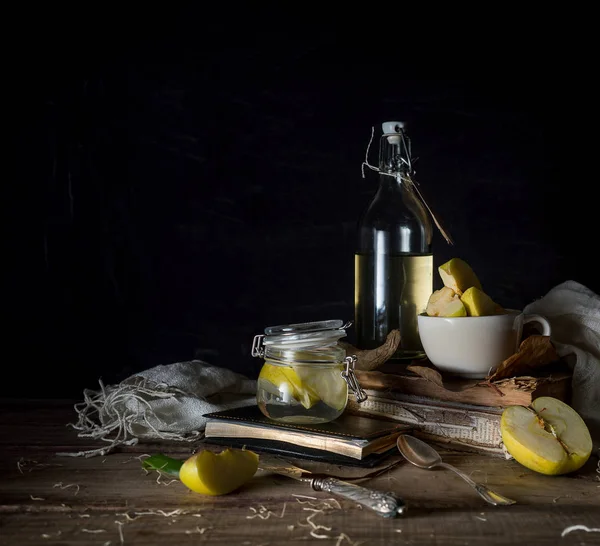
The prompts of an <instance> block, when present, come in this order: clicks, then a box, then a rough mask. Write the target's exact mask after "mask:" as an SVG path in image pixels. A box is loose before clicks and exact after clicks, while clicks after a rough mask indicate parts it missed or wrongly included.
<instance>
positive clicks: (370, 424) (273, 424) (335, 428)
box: [205, 405, 411, 460]
mask: <svg viewBox="0 0 600 546" xmlns="http://www.w3.org/2000/svg"><path fill="white" fill-rule="evenodd" d="M206 417H207V418H208V421H207V423H206V429H205V438H206V441H208V442H211V441H216V442H217V443H221V444H222V443H226V442H224V440H225V439H234V440H236V442H235V443H236V444H240V443H241V444H244V445H248V446H250V445H255V446H259V447H260V446H262V447H266V448H269V446H270V447H271V448H272V449H273V450H282V451H285V450H286V449H288V450H295V451H298V447H300V448H307V449H310V450H314V451H319V452H328V453H332V454H337V455H341V456H343V457H347V458H351V459H358V460H360V459H364V458H366V457H368V456H369V455H372V454H383V453H386V452H388V451H389V450H390V449H391V448H393V447H394V446H395V443H396V438H397V437H398V435H400V434H401V433H402V432H407V431H409V430H411V427H410V426H408V425H404V424H402V423H397V422H389V421H388V422H386V421H382V420H381V419H373V418H370V417H367V416H355V415H350V414H343V415H341V416H340V417H339V418H338V419H336V420H335V421H332V422H330V423H323V424H316V425H312V424H304V425H297V424H291V423H280V422H278V421H273V420H271V419H268V418H267V417H265V416H264V415H263V414H262V413H261V411H260V410H259V408H258V406H256V405H253V406H246V407H242V408H236V409H232V410H225V411H220V412H214V413H209V414H207V415H206Z"/></svg>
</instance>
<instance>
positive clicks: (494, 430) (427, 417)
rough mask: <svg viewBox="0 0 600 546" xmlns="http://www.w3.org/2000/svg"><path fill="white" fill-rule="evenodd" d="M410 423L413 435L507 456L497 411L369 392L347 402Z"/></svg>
mask: <svg viewBox="0 0 600 546" xmlns="http://www.w3.org/2000/svg"><path fill="white" fill-rule="evenodd" d="M346 411H348V412H349V413H353V414H355V415H366V416H370V417H380V418H385V419H390V420H394V421H399V422H401V423H405V424H408V425H411V426H412V427H413V429H414V431H415V436H417V435H419V436H421V437H423V439H428V440H431V441H435V442H436V443H441V444H444V445H447V446H448V447H450V446H452V447H456V448H458V449H464V450H467V451H478V452H485V453H490V454H495V455H499V456H503V457H505V458H510V456H509V455H508V453H507V452H506V449H505V448H504V444H503V442H502V435H501V433H500V414H498V413H486V412H483V411H476V412H474V411H469V410H462V409H458V408H454V407H444V406H441V405H429V404H415V403H408V402H403V401H399V400H389V399H385V398H378V397H375V396H372V395H369V398H368V399H367V400H366V401H365V402H362V403H361V404H358V403H357V402H355V401H354V400H350V401H349V402H348V407H347V410H346Z"/></svg>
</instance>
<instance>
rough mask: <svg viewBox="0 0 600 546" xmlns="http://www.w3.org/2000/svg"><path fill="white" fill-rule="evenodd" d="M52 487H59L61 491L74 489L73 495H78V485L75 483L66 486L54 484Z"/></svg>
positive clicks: (59, 483)
mask: <svg viewBox="0 0 600 546" xmlns="http://www.w3.org/2000/svg"><path fill="white" fill-rule="evenodd" d="M53 487H60V488H61V489H69V487H76V488H77V491H75V495H77V494H79V485H77V484H76V483H69V484H67V485H63V483H62V482H58V483H55V484H54V485H53Z"/></svg>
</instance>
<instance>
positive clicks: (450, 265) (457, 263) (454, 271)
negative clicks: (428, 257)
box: [438, 258, 482, 296]
mask: <svg viewBox="0 0 600 546" xmlns="http://www.w3.org/2000/svg"><path fill="white" fill-rule="evenodd" d="M438 272H439V274H440V277H441V278H442V282H443V283H444V286H447V287H448V288H451V289H452V290H454V292H456V293H457V294H458V295H459V296H461V295H462V294H463V292H465V291H466V290H468V289H469V288H471V287H472V286H474V287H475V288H478V289H479V290H482V287H481V283H480V282H479V279H478V278H477V275H475V273H474V271H473V270H472V269H471V266H470V265H469V264H468V263H467V262H465V261H464V260H461V259H460V258H452V259H451V260H448V261H447V262H446V263H444V264H442V265H440V266H439V267H438Z"/></svg>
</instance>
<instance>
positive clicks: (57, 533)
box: [42, 531, 62, 538]
mask: <svg viewBox="0 0 600 546" xmlns="http://www.w3.org/2000/svg"><path fill="white" fill-rule="evenodd" d="M60 535H62V531H56V533H54V534H49V533H44V534H43V535H42V538H55V537H59V536H60Z"/></svg>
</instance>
